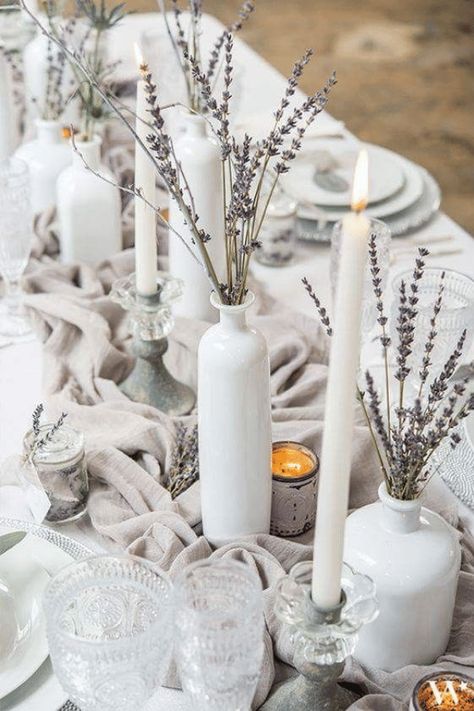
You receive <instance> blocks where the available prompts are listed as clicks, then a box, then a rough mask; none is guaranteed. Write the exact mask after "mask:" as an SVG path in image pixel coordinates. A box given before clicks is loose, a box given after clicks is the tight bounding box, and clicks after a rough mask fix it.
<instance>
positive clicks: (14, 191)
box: [0, 158, 33, 339]
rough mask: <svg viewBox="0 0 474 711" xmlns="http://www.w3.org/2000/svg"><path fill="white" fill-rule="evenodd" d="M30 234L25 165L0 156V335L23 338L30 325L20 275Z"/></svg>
mask: <svg viewBox="0 0 474 711" xmlns="http://www.w3.org/2000/svg"><path fill="white" fill-rule="evenodd" d="M32 237H33V217H32V212H31V204H30V174H29V171H28V166H27V165H26V163H24V162H23V161H21V160H18V159H16V158H13V159H7V160H0V274H1V275H2V277H3V280H4V282H5V301H4V306H5V307H6V309H5V312H4V313H2V314H1V317H0V335H3V336H8V337H10V338H13V339H15V338H16V339H24V338H25V336H29V335H31V328H30V325H29V323H28V321H27V320H26V318H25V317H24V314H23V311H22V304H21V297H22V291H21V286H20V279H21V276H22V274H23V272H24V270H25V267H26V265H27V263H28V258H29V256H30V250H31V241H32Z"/></svg>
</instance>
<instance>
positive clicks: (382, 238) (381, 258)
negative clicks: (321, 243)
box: [330, 218, 391, 340]
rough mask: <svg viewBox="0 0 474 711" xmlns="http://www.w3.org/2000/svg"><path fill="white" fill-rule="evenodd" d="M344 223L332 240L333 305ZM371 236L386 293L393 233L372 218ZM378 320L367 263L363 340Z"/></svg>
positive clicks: (381, 286)
mask: <svg viewBox="0 0 474 711" xmlns="http://www.w3.org/2000/svg"><path fill="white" fill-rule="evenodd" d="M342 228H343V222H342V220H340V221H339V222H336V224H335V225H334V229H333V232H332V238H331V260H330V279H331V289H332V298H333V303H334V299H335V295H336V288H337V277H338V274H339V262H340V259H341V237H342ZM370 234H371V235H375V240H376V244H377V254H378V262H379V268H380V272H379V278H380V279H381V284H380V288H381V289H382V291H384V289H385V287H386V285H387V280H388V271H389V267H390V244H391V232H390V229H389V227H387V225H386V224H385V223H384V222H381V221H380V220H376V219H374V218H372V219H371V220H370ZM376 320H377V305H376V300H375V295H374V290H373V286H372V277H371V274H370V264H369V263H367V268H366V270H365V278H364V296H363V300H362V322H361V329H362V338H363V340H365V338H366V337H367V335H368V334H369V333H370V332H371V331H372V329H373V327H374V326H375V323H376Z"/></svg>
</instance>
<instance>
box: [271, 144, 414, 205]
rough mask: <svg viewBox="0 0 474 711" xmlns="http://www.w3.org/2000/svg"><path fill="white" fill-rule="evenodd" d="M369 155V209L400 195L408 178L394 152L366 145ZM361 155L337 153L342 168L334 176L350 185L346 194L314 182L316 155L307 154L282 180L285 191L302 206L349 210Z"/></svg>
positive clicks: (336, 157)
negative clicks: (353, 179) (356, 165)
mask: <svg viewBox="0 0 474 711" xmlns="http://www.w3.org/2000/svg"><path fill="white" fill-rule="evenodd" d="M362 145H364V147H365V148H366V149H367V151H368V154H369V205H372V204H374V203H380V202H381V201H382V200H387V199H388V198H390V197H392V196H393V195H395V194H397V193H398V192H400V191H401V190H402V189H403V187H404V184H405V180H406V175H405V171H404V163H403V161H402V160H401V159H400V158H399V156H397V155H396V154H395V153H392V151H388V150H386V149H384V148H381V147H380V146H374V145H372V144H362ZM358 153H359V147H358V148H357V149H356V150H353V149H351V150H347V148H346V149H344V150H341V151H338V152H333V157H334V160H335V161H336V162H337V164H338V167H337V168H335V169H334V171H333V172H334V174H335V175H337V176H339V177H341V178H342V179H343V180H344V181H345V182H346V183H347V186H348V188H347V190H345V191H344V192H333V191H329V190H324V189H323V188H321V187H320V186H318V185H316V183H315V182H314V179H313V178H314V174H315V159H314V151H313V154H312V155H310V154H308V153H305V152H303V154H302V155H301V156H300V157H298V158H297V159H296V160H295V161H294V163H293V165H292V167H291V170H290V172H289V173H288V174H287V175H285V176H284V177H283V179H282V185H283V187H284V189H285V190H286V191H287V192H288V193H289V194H290V195H291V196H292V197H293V198H294V199H295V200H296V201H297V202H299V203H302V202H304V203H307V204H308V203H309V204H311V205H319V206H321V207H322V208H323V209H326V208H338V209H341V208H346V210H347V208H348V207H349V205H350V203H351V196H352V178H353V175H354V166H355V162H356V160H357V156H358Z"/></svg>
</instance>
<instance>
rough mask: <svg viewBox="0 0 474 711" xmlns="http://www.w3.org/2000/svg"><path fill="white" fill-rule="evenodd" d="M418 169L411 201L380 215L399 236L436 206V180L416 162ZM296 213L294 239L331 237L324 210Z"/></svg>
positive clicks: (425, 219) (420, 224) (421, 221)
mask: <svg viewBox="0 0 474 711" xmlns="http://www.w3.org/2000/svg"><path fill="white" fill-rule="evenodd" d="M418 171H419V173H420V175H421V177H422V184H423V189H422V192H421V195H420V197H419V198H418V200H416V201H415V202H414V203H413V204H412V205H409V206H408V207H407V208H406V209H405V210H401V211H400V212H397V213H396V214H394V215H387V217H384V220H383V221H384V222H385V224H386V225H387V227H389V228H390V231H391V233H392V237H401V236H402V235H405V234H407V233H408V232H413V231H414V230H418V229H420V228H421V227H423V225H425V224H426V223H427V222H428V221H429V220H430V219H431V218H432V217H433V216H434V215H435V214H436V213H437V211H438V210H439V206H440V203H441V190H440V187H439V185H438V183H437V182H436V180H435V179H434V178H433V176H432V175H430V174H429V173H428V172H427V171H426V170H425V169H424V168H421V167H420V166H418ZM299 217H300V219H299V221H298V222H299V232H298V239H300V240H303V241H304V242H323V243H328V242H330V241H331V234H332V230H333V227H334V222H333V221H332V220H328V217H327V212H324V213H323V215H322V217H320V218H319V221H318V219H316V217H314V216H311V218H302V217H301V215H299ZM324 218H325V219H324Z"/></svg>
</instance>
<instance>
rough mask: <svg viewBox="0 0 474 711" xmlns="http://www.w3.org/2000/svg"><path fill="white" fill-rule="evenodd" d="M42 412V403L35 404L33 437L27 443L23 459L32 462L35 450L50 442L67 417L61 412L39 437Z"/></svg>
mask: <svg viewBox="0 0 474 711" xmlns="http://www.w3.org/2000/svg"><path fill="white" fill-rule="evenodd" d="M43 412H44V406H43V404H42V403H40V404H39V405H37V406H36V407H35V409H34V411H33V415H32V427H31V431H32V433H33V437H32V440H31V442H30V443H29V447H28V451H27V452H25V460H26V461H29V462H33V459H34V456H35V454H36V452H38V451H40V450H41V449H43V448H44V447H45V446H46V445H47V444H48V442H51V440H52V439H53V438H54V436H55V434H56V433H57V432H58V430H60V429H61V427H62V426H63V424H64V421H65V419H66V417H67V414H66V413H65V412H63V413H62V414H61V415H60V417H59V418H58V419H57V420H56V422H55V423H54V424H53V425H51V427H50V428H49V430H48V431H47V432H46V434H45V435H44V436H43V437H41V417H42V415H43Z"/></svg>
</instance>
